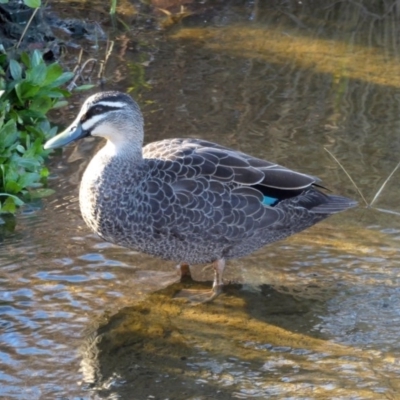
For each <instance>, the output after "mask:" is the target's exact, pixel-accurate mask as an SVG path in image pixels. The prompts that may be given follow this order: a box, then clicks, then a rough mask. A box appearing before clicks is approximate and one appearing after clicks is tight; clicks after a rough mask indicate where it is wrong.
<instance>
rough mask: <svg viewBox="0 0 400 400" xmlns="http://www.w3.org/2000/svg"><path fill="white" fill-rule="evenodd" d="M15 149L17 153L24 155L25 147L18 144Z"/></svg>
mask: <svg viewBox="0 0 400 400" xmlns="http://www.w3.org/2000/svg"><path fill="white" fill-rule="evenodd" d="M16 149H17V151H19V152H20V153H21V154H24V153H25V147H24V146H22V144H19V145H18V146H17V147H16Z"/></svg>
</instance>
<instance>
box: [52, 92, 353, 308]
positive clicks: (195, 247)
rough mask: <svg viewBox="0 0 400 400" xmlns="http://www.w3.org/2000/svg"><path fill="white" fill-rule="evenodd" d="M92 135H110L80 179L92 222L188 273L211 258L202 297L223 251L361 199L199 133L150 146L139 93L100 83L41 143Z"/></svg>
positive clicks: (244, 249)
mask: <svg viewBox="0 0 400 400" xmlns="http://www.w3.org/2000/svg"><path fill="white" fill-rule="evenodd" d="M88 136H92V137H98V136H99V137H102V138H105V139H106V143H105V145H104V147H102V148H101V149H100V150H99V151H98V152H97V154H95V155H94V157H93V158H92V159H91V161H90V162H89V164H88V166H87V168H86V170H85V172H84V174H83V176H82V179H81V183H80V189H79V204H80V210H81V213H82V217H83V219H84V221H85V222H86V224H87V225H88V227H89V228H90V229H91V230H92V231H93V232H95V233H96V234H98V235H99V236H100V237H101V238H102V239H103V240H105V241H107V242H111V243H114V244H117V245H120V246H123V247H126V248H129V249H133V250H135V251H138V252H142V253H146V254H149V255H151V256H155V257H158V258H161V259H163V260H169V261H174V262H175V263H177V265H178V267H179V270H180V272H181V277H182V278H183V277H185V276H187V275H190V268H191V266H193V265H196V264H212V266H213V269H214V282H213V286H212V289H211V292H210V293H209V295H207V296H206V298H205V300H202V302H208V301H211V300H214V299H215V298H216V297H217V296H219V295H220V294H221V293H222V291H223V271H224V268H225V264H226V261H227V260H229V259H235V258H239V257H243V256H246V255H248V254H250V253H253V252H255V251H256V250H258V249H260V248H261V247H263V246H265V245H267V244H270V243H273V242H276V241H279V240H282V239H285V238H287V237H289V236H291V235H293V234H295V233H298V232H301V231H303V230H305V229H307V228H309V227H311V226H312V225H314V224H316V223H318V222H319V221H322V220H324V219H325V218H327V217H329V216H330V215H332V214H336V213H338V212H341V211H344V210H347V209H349V208H351V207H354V206H356V204H357V202H355V201H353V200H351V199H349V198H346V197H342V196H339V195H334V194H328V193H326V190H325V188H324V187H322V186H321V185H320V183H319V182H320V181H319V179H318V178H316V177H313V176H310V175H307V174H303V173H300V172H296V171H293V170H291V169H289V168H285V167H283V166H281V165H278V164H276V163H273V162H269V161H266V160H263V159H260V158H256V157H253V156H251V155H248V154H246V153H243V152H240V151H237V150H234V149H231V148H228V147H225V146H222V145H219V144H217V143H213V142H210V141H207V140H202V139H194V138H174V139H164V140H160V141H157V142H153V143H150V144H147V145H146V146H144V147H143V140H144V121H143V115H142V113H141V110H140V108H139V106H138V104H137V103H136V101H135V100H133V98H132V97H131V96H130V95H128V94H126V93H122V92H118V91H105V92H99V93H96V94H94V95H92V96H90V97H89V98H87V100H86V101H85V102H84V103H83V105H82V108H81V110H80V111H79V113H78V115H77V117H76V119H75V120H74V121H73V122H72V123H71V125H69V126H68V127H67V128H66V129H65V130H64V131H63V132H61V133H59V134H58V135H56V136H55V137H53V138H51V139H50V140H48V141H47V142H46V143H45V145H44V148H45V149H54V148H58V147H63V146H65V145H67V144H69V143H71V142H74V141H77V140H79V139H82V138H85V137H88Z"/></svg>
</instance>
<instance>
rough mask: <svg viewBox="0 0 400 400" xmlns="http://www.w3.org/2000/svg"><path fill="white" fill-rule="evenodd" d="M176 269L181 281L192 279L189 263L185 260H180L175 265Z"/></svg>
mask: <svg viewBox="0 0 400 400" xmlns="http://www.w3.org/2000/svg"><path fill="white" fill-rule="evenodd" d="M176 269H177V270H178V271H179V275H180V277H181V282H183V281H188V280H192V274H191V272H190V265H189V264H188V263H186V262H181V263H180V264H178V265H177V266H176Z"/></svg>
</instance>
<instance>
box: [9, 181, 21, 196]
mask: <svg viewBox="0 0 400 400" xmlns="http://www.w3.org/2000/svg"><path fill="white" fill-rule="evenodd" d="M5 189H6V192H7V193H13V194H17V193H19V192H20V191H21V189H22V186H21V185H19V184H18V183H17V182H15V181H7V182H6V184H5Z"/></svg>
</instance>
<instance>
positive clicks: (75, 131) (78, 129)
mask: <svg viewBox="0 0 400 400" xmlns="http://www.w3.org/2000/svg"><path fill="white" fill-rule="evenodd" d="M85 136H86V131H84V130H83V128H82V125H81V124H80V123H78V124H72V125H70V126H69V127H68V128H67V129H66V130H65V131H64V132H61V133H59V134H58V135H56V136H54V137H53V138H52V139H50V140H48V141H47V142H46V143H45V145H44V148H45V149H46V150H48V149H56V148H57V147H63V146H65V145H67V144H68V143H71V142H73V141H75V140H78V139H81V138H83V137H85Z"/></svg>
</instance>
